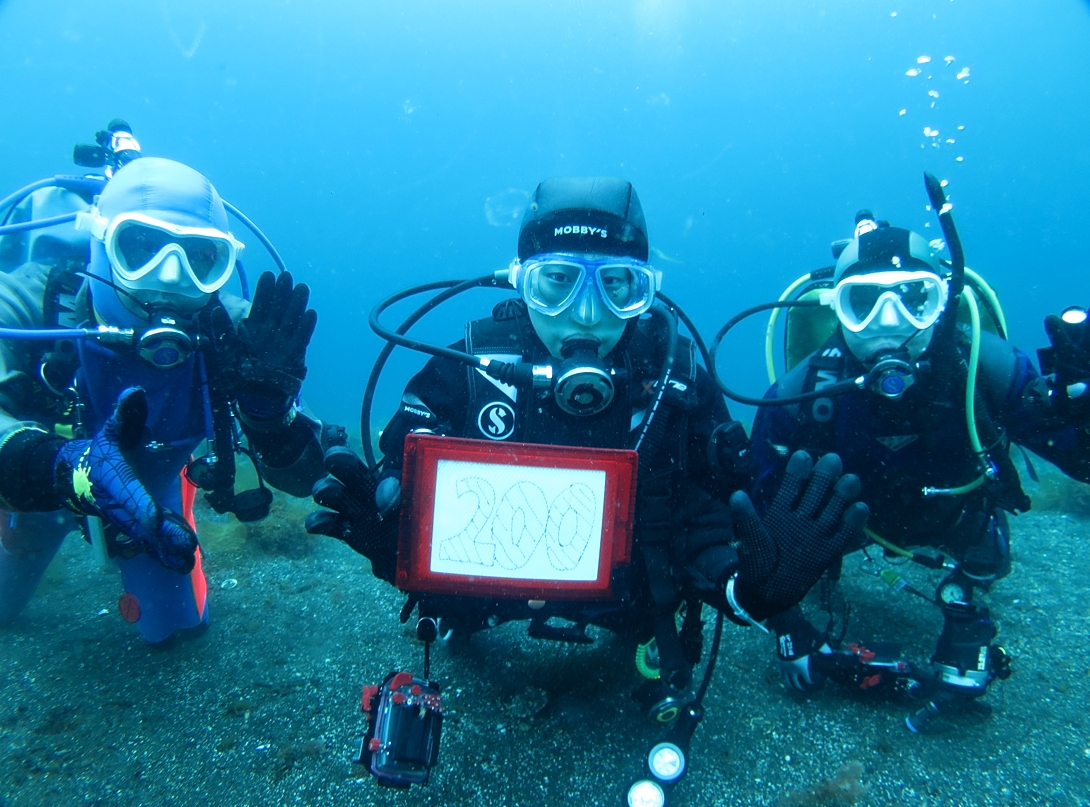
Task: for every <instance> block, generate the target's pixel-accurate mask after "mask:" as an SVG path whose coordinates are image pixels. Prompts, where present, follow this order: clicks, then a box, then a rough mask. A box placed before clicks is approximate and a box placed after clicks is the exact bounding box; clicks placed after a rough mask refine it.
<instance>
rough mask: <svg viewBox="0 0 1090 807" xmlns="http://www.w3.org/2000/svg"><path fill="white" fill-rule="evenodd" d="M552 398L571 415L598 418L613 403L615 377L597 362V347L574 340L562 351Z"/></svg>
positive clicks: (583, 340)
mask: <svg viewBox="0 0 1090 807" xmlns="http://www.w3.org/2000/svg"><path fill="white" fill-rule="evenodd" d="M561 356H562V357H563V359H564V360H563V361H562V362H561V363H560V368H559V369H558V370H557V374H556V383H555V385H554V386H553V397H554V398H555V399H556V405H557V406H559V407H560V408H561V409H562V410H564V411H565V412H567V413H568V414H569V415H597V414H598V413H599V412H601V411H603V410H604V409H606V408H607V407H608V406H609V405H610V404H611V403H613V394H614V392H615V391H616V389H615V386H614V384H613V373H612V372H611V371H610V370H609V369H608V368H607V367H606V365H605V362H603V361H602V360H601V359H600V358H598V344H597V343H596V342H594V341H592V340H590V339H573V340H571V341H569V342H567V343H565V345H564V347H563V348H562V351H561Z"/></svg>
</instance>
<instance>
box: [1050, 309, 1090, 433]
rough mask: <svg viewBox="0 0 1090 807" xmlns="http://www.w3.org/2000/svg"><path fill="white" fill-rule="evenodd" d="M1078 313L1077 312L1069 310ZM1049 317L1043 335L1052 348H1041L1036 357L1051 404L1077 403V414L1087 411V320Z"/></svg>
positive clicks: (1089, 328)
mask: <svg viewBox="0 0 1090 807" xmlns="http://www.w3.org/2000/svg"><path fill="white" fill-rule="evenodd" d="M1071 310H1072V311H1079V310H1078V309H1071ZM1079 313H1081V314H1083V318H1082V319H1081V320H1080V319H1079V318H1078V317H1077V316H1076V317H1070V316H1066V314H1065V316H1062V317H1061V316H1059V315H1057V314H1049V315H1048V316H1047V317H1045V333H1046V334H1048V341H1049V342H1051V343H1052V347H1046V348H1041V349H1039V350H1038V351H1037V358H1038V361H1039V362H1040V364H1041V372H1042V373H1044V374H1045V375H1047V376H1051V377H1052V379H1051V381H1052V383H1051V386H1052V389H1053V395H1052V396H1051V397H1052V400H1053V402H1054V403H1055V404H1057V405H1059V406H1061V407H1063V406H1067V405H1070V404H1077V405H1078V407H1079V411H1080V412H1084V413H1086V412H1090V317H1086V316H1085V313H1086V312H1079Z"/></svg>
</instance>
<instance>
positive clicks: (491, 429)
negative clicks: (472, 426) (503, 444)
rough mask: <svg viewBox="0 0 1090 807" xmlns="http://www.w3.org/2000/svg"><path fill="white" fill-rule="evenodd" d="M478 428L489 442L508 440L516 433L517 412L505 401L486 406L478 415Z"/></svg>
mask: <svg viewBox="0 0 1090 807" xmlns="http://www.w3.org/2000/svg"><path fill="white" fill-rule="evenodd" d="M477 428H478V429H480V430H481V434H483V435H484V436H485V437H487V438H488V439H489V440H506V439H507V438H508V437H510V436H511V435H512V434H514V433H515V410H514V409H512V408H511V407H510V405H508V404H505V403H504V402H503V401H493V402H492V403H490V404H486V405H485V407H484V408H483V409H482V410H481V413H480V414H479V415H477Z"/></svg>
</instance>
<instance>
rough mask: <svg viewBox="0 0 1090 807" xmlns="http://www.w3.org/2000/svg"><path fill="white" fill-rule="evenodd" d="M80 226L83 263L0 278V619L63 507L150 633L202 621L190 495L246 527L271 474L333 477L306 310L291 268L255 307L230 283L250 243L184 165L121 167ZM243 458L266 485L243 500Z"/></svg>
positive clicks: (54, 533)
mask: <svg viewBox="0 0 1090 807" xmlns="http://www.w3.org/2000/svg"><path fill="white" fill-rule="evenodd" d="M247 221H248V220H247ZM250 224H252V222H251V223H249V224H248V225H247V226H249V225H250ZM76 227H77V229H79V230H80V231H82V232H86V233H89V235H90V239H91V240H90V254H91V257H90V263H89V264H88V265H87V266H86V268H85V269H84V268H83V267H80V269H79V270H73V269H71V268H70V267H69V266H68V265H67V264H64V265H61V266H59V267H58V266H47V265H41V264H37V263H27V264H25V265H23V266H21V267H19V268H18V269H15V270H13V271H11V272H8V273H4V274H0V325H2V326H3V327H2V328H0V508H2V509H3V513H2V516H3V518H2V529H0V547H2V548H0V623H7V622H10V621H11V620H13V619H14V618H15V617H16V616H17V615H18V614H19V613H20V611H21V610H22V609H23V607H24V606H25V605H26V603H27V602H28V601H29V600H30V598H31V596H32V595H33V592H34V589H35V587H36V586H37V583H38V581H39V579H40V578H41V576H42V574H43V572H44V571H45V568H46V566H47V565H48V564H49V562H50V560H51V559H52V558H53V556H54V555H55V554H56V552H57V550H58V549H59V547H60V545H61V542H62V540H63V539H64V537H65V535H66V534H67V533H68V532H69V531H70V530H72V529H73V528H74V526H75V524H74V519H73V517H72V516H71V515H65V514H64V511H63V510H61V508H67V509H68V510H70V511H71V512H72V513H74V514H75V515H76V516H77V517H78V518H79V519H80V521H81V522H82V524H81V526H82V528H83V531H84V534H85V536H86V537H87V538H88V540H89V541H90V542H91V543H92V545H93V546H94V547H95V551H96V554H97V555H98V557H99V560H100V561H101V562H102V563H103V564H108V563H109V562H110V561H109V559H110V558H112V559H113V560H114V561H116V564H117V565H119V566H120V569H121V577H122V581H123V584H124V589H125V593H124V595H123V596H122V597H121V600H120V602H119V607H120V610H121V612H122V615H123V616H124V617H125V619H126V620H128V621H129V622H132V623H135V626H136V628H137V630H138V631H139V633H140V635H141V636H142V637H143V638H144V640H145V641H147V642H148V643H159V642H163V641H164V640H167V639H168V638H170V637H171V636H172V635H174V634H175V633H176V632H179V631H184V630H187V629H192V628H198V627H203V626H204V625H206V624H207V622H208V606H207V602H206V594H207V591H206V588H207V587H206V581H205V577H204V574H203V572H202V570H201V551H200V548H199V546H198V543H197V536H196V529H195V524H194V521H193V513H192V506H193V502H194V498H195V495H196V489H197V487H198V486H199V487H201V488H203V489H204V490H206V491H207V493H206V498H207V499H208V501H209V503H210V504H211V505H212V507H213V508H214V509H216V510H217V511H218V512H221V513H226V512H231V513H234V514H236V515H237V516H238V517H239V518H240V520H245V521H254V520H258V519H260V518H263V517H264V516H265V515H267V513H268V507H269V503H270V502H271V499H272V493H271V491H270V490H269V489H268V488H267V487H266V486H265V484H264V480H268V482H270V483H271V484H273V485H274V486H276V487H278V488H280V489H281V490H284V491H286V492H288V493H290V494H292V495H294V496H305V495H308V494H309V491H310V488H311V486H312V484H313V483H314V481H315V480H316V479H318V478H319V477H320V476H322V475H323V474H324V470H323V467H322V454H323V446H322V445H321V442H320V440H321V437H322V432H323V428H322V426H321V424H320V423H319V422H318V421H315V420H313V419H311V418H310V417H308V416H307V415H305V414H303V413H302V412H301V411H300V410H299V407H298V405H297V403H296V401H297V398H298V394H299V390H300V387H301V384H302V381H303V378H304V376H305V374H306V367H305V363H304V360H305V353H306V348H307V345H308V344H309V342H310V338H311V335H312V334H313V331H314V327H315V323H316V320H317V314H316V313H315V312H314V311H313V310H312V309H308V308H307V302H308V299H309V289H308V288H307V286H306V285H304V284H298V285H294V284H293V282H292V278H291V275H290V274H288V273H287V272H281V273H280V274H279V276H274V275H273V273H271V272H267V273H265V274H263V275H262V277H261V278H260V280H259V282H258V284H257V289H256V293H255V295H254V298H253V304H252V305H248V304H247V302H246V300H243V299H240V298H237V297H234V296H233V295H229V294H226V293H224V292H223V291H222V288H223V286H224V284H225V283H227V281H228V280H229V279H230V278H231V277H232V276H233V275H235V273H236V269H237V270H239V273H240V277H241V266H240V263H239V253H240V252H241V250H242V244H241V243H240V242H239V241H238V240H237V239H236V238H235V236H234V235H232V234H231V232H230V231H229V229H228V220H227V207H225V203H224V202H223V201H222V200H221V199H220V197H219V194H218V193H217V192H216V190H215V188H213V187H212V185H211V183H210V182H209V181H208V180H207V179H206V178H205V177H204V176H202V175H201V174H199V173H197V172H196V171H194V170H193V169H192V168H189V167H187V166H185V165H182V164H180V163H177V162H173V161H170V160H165V159H158V158H151V157H144V158H141V159H134V160H131V161H129V162H128V163H126V164H125V165H123V166H121V167H119V168H118V169H117V170H116V173H114V174H113V176H112V178H111V179H110V180H109V182H108V183H107V184H106V185H105V187H104V188H103V189H102V191H101V195H100V196H98V197H97V198H96V200H95V204H94V205H93V206H92V207H90V209H88V210H86V211H79V212H78V215H77V216H76ZM255 232H256V228H255ZM243 289H244V294H246V287H245V282H243ZM328 431H329V433H330V434H334V432H335V430H328ZM243 435H244V436H245V438H246V440H247V441H248V447H247V446H246V445H245V444H244V443H243V442H242V440H241V437H242V436H243ZM206 440H207V442H208V446H209V451H208V453H207V454H206V455H205V456H202V457H200V458H198V459H192V453H193V452H194V450H196V449H197V448H198V446H199V445H200V444H201V443H202V442H204V441H206ZM236 452H245V453H248V454H249V456H250V457H251V459H252V460H253V461H254V465H255V468H257V470H258V476H259V484H260V487H259V488H258V489H256V490H251V491H244V492H241V493H238V494H236V493H235V491H234V482H235V454H236Z"/></svg>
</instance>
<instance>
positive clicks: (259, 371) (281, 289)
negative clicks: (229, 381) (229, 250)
mask: <svg viewBox="0 0 1090 807" xmlns="http://www.w3.org/2000/svg"><path fill="white" fill-rule="evenodd" d="M309 301H310V288H309V287H308V286H307V284H306V283H299V284H296V285H293V281H292V276H291V273H290V272H281V273H280V274H279V275H273V273H272V272H265V273H263V274H262V275H261V277H260V278H259V279H258V281H257V289H256V290H255V291H254V301H253V305H251V306H250V313H249V314H248V315H247V316H246V318H245V319H243V320H242V322H240V323H239V326H238V335H237V339H236V345H235V348H236V352H237V358H236V361H237V368H236V369H237V373H238V379H237V388H236V390H235V399H236V400H237V401H238V406H239V411H240V412H241V413H242V415H243V416H245V417H246V418H247V419H248V420H249V421H251V424H250V425H254V424H253V421H257V422H258V423H260V422H261V421H274V420H279V419H280V418H282V417H284V415H285V414H286V413H287V412H289V411H290V410H291V408H292V404H293V403H294V402H295V399H296V397H298V395H299V390H300V389H301V388H302V386H303V379H304V378H306V375H307V368H306V353H307V346H308V345H310V340H311V337H312V336H314V327H315V325H316V324H317V323H318V313H317V312H316V311H315V310H314V309H313V308H307V303H308V302H309ZM220 310H221V311H222V309H220ZM226 313H227V312H226V311H223V313H222V314H221V315H220V316H221V317H222V316H226ZM216 330H217V332H222V331H223V328H222V326H221V327H220V328H217V329H216ZM277 425H280V424H277Z"/></svg>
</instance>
